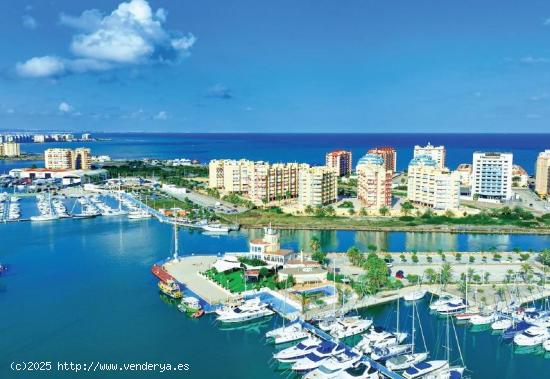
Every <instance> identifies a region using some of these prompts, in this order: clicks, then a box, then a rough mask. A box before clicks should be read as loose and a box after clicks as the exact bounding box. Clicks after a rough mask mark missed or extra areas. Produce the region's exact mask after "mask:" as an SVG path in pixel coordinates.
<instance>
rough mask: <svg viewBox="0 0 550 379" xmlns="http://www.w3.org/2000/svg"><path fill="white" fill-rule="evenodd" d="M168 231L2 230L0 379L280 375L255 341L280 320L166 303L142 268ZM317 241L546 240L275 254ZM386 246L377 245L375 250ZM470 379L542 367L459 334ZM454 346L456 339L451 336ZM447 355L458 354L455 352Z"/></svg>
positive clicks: (389, 315)
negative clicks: (104, 368) (146, 368)
mask: <svg viewBox="0 0 550 379" xmlns="http://www.w3.org/2000/svg"><path fill="white" fill-rule="evenodd" d="M171 232H172V231H171V228H170V226H169V225H165V224H161V223H159V222H157V221H156V220H153V219H151V220H136V221H131V220H128V219H127V218H103V219H102V218H96V219H84V220H71V219H66V220H60V221H55V222H49V223H46V222H45V223H36V222H15V223H6V224H1V225H0V236H1V241H2V244H1V245H0V262H2V263H6V264H8V267H9V270H8V272H7V273H5V274H3V275H2V276H0V336H1V337H0V352H1V354H0V378H40V377H47V378H79V377H90V378H92V377H98V378H106V377H115V376H116V377H127V378H151V377H155V378H181V377H188V378H260V377H261V378H280V377H282V376H281V374H283V375H285V373H282V372H280V371H278V370H277V369H276V367H273V362H270V359H271V356H272V353H273V352H274V348H273V346H269V345H265V343H264V340H263V338H262V337H263V334H264V333H265V331H267V330H269V329H270V328H272V327H274V326H275V325H278V324H279V323H280V320H279V319H278V318H277V317H273V318H271V319H268V320H265V321H263V322H262V323H260V324H252V325H247V326H245V327H244V328H238V329H225V330H224V329H222V328H220V327H219V326H218V325H216V324H215V323H214V321H213V318H212V317H211V316H206V317H203V318H201V319H199V320H195V319H190V318H188V317H185V316H184V315H183V314H181V313H180V312H178V311H177V309H176V307H175V306H174V305H173V304H170V302H169V301H167V300H166V299H163V298H162V297H161V296H160V295H159V293H158V289H157V286H156V280H155V278H154V277H153V275H151V273H150V268H151V265H152V264H153V263H155V262H157V261H159V260H161V259H163V258H165V257H167V256H168V255H170V254H171V239H172V237H171ZM257 233H259V231H241V232H239V233H233V234H230V235H228V236H220V237H210V236H205V235H202V234H200V233H198V232H196V231H190V230H186V229H184V230H181V231H180V244H181V249H180V251H181V254H192V253H210V254H218V253H221V252H224V251H243V250H246V249H247V241H248V238H249V237H251V236H254V235H256V234H257ZM313 235H317V236H318V237H319V238H320V241H321V243H322V248H323V249H324V250H326V251H337V250H340V251H343V250H345V249H347V248H348V247H350V246H351V245H358V246H362V247H364V246H366V245H368V244H376V245H378V246H380V247H382V245H383V244H386V245H385V246H386V247H387V248H388V249H389V250H392V251H399V250H402V249H404V248H406V249H412V246H414V248H415V249H416V250H418V251H424V250H437V249H438V248H442V249H447V248H449V249H455V250H478V249H480V248H483V247H490V246H496V247H498V249H499V250H510V249H512V248H513V247H515V246H516V245H517V246H521V247H522V248H525V249H529V248H532V249H534V250H540V249H542V248H544V247H547V246H549V245H550V237H548V236H523V235H522V236H515V235H513V236H500V235H498V236H493V235H475V236H473V235H448V234H437V235H435V234H430V233H424V234H421V235H415V236H412V235H411V233H382V234H379V233H363V232H361V233H354V232H347V231H346V232H309V231H307V232H306V231H304V232H301V231H283V233H282V240H283V246H284V247H292V248H295V249H297V248H300V247H304V246H306V245H307V242H308V241H309V239H310V238H311V237H312V236H313ZM384 241H385V242H384ZM426 304H427V303H426V300H424V302H423V303H422V302H421V303H419V312H420V318H421V321H422V325H423V328H424V332H425V336H426V339H427V345H428V348H429V349H430V351H431V352H432V358H438V357H442V356H443V355H442V354H444V352H443V351H441V345H442V338H443V335H444V332H445V331H444V326H445V320H443V319H437V318H436V317H434V316H432V315H430V314H429V313H428V310H427V308H426ZM400 309H401V312H400V317H401V323H400V324H401V328H402V329H407V328H408V327H409V326H410V306H408V305H406V304H404V303H403V304H402V306H401V307H400ZM395 311H396V307H395V304H386V305H383V306H378V307H375V308H371V309H368V310H365V311H362V312H361V313H362V314H364V315H365V316H367V317H374V319H375V323H376V324H378V325H386V326H388V327H391V326H393V325H394V324H395V317H396V312H395ZM457 334H458V340H459V342H460V345H461V348H462V353H463V355H464V358H465V360H466V365H467V367H468V368H469V369H470V370H471V371H472V373H471V375H472V378H479V379H488V378H499V379H507V378H510V379H512V378H538V377H545V376H546V374H545V372H547V371H548V369H550V359H548V358H549V357H546V358H545V356H544V354H542V353H540V352H529V353H528V354H522V352H518V351H515V349H514V348H513V346H512V345H510V344H504V343H501V341H500V340H499V338H498V336H496V335H491V333H490V332H479V333H475V332H472V331H470V330H469V329H466V328H464V327H460V326H459V327H457ZM453 338H454V336H453ZM452 353H453V359H456V358H457V355H456V354H457V351H456V344H454V345H453V351H452ZM21 361H52V362H75V363H86V362H105V363H143V362H150V363H170V364H178V363H187V364H189V367H190V369H189V371H187V372H185V373H181V372H164V373H162V374H160V373H158V372H157V373H154V374H153V373H151V372H136V371H132V372H116V373H115V372H110V373H109V372H101V373H99V374H98V373H80V374H75V373H74V372H67V371H64V372H59V371H51V372H33V373H32V375H30V374H29V373H28V372H26V373H25V372H23V373H16V372H13V371H11V370H10V364H11V363H12V362H21Z"/></svg>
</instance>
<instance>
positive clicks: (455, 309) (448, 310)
mask: <svg viewBox="0 0 550 379" xmlns="http://www.w3.org/2000/svg"><path fill="white" fill-rule="evenodd" d="M466 307H467V306H466V303H465V302H464V300H462V299H453V300H452V301H448V302H446V303H445V304H443V305H440V306H439V307H437V308H436V309H435V310H436V312H437V313H439V314H440V315H454V314H456V313H462V312H464V311H465V310H466Z"/></svg>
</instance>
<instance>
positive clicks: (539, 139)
mask: <svg viewBox="0 0 550 379" xmlns="http://www.w3.org/2000/svg"><path fill="white" fill-rule="evenodd" d="M93 136H94V137H96V138H100V139H108V140H107V141H98V142H70V143H65V142H63V143H44V144H34V143H25V144H22V146H21V149H22V150H23V151H25V152H32V153H42V152H43V151H44V150H45V149H46V148H50V147H71V148H74V147H80V146H84V147H90V148H91V149H92V154H93V155H104V154H106V155H109V156H111V157H112V158H115V159H141V158H157V159H174V158H189V159H196V160H198V161H200V162H202V163H207V162H208V161H209V160H211V159H215V158H233V159H240V158H246V159H252V160H264V161H268V162H305V163H310V164H314V165H320V164H324V161H325V154H326V153H327V152H328V151H331V150H335V149H346V150H350V151H351V152H352V153H353V159H354V162H356V161H357V160H358V159H359V158H360V157H361V156H363V155H364V154H366V153H367V151H368V150H369V149H371V148H373V147H377V146H393V147H394V148H395V149H396V151H397V167H398V169H399V170H403V169H405V168H406V167H407V165H408V164H409V162H410V160H411V159H412V156H413V148H414V146H415V145H426V144H427V143H428V142H429V143H431V144H432V145H437V146H438V145H444V146H445V148H446V149H447V156H446V162H447V166H448V167H449V168H451V169H455V168H456V167H457V166H458V165H459V164H460V163H471V161H472V153H473V152H474V151H500V152H512V153H513V154H514V163H516V164H518V165H520V166H522V167H523V168H524V169H525V170H527V172H528V173H530V174H533V173H534V168H535V161H536V158H537V154H538V153H539V152H541V151H543V150H545V149H550V134H398V133H387V134H353V133H335V134H321V133H319V134H314V133H310V134H301V133H286V134H262V133H246V134H244V133H240V134H239V133H216V134H208V133H94V134H93ZM32 164H36V165H37V166H40V164H42V163H41V162H28V161H27V162H20V161H0V173H2V172H7V171H9V170H10V169H12V168H16V167H27V166H30V165H32Z"/></svg>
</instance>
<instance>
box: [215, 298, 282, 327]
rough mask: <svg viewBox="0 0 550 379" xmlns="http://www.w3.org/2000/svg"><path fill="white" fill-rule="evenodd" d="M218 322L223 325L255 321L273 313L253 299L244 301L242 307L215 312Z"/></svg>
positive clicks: (225, 308)
mask: <svg viewBox="0 0 550 379" xmlns="http://www.w3.org/2000/svg"><path fill="white" fill-rule="evenodd" d="M216 313H217V314H218V321H220V322H223V323H238V322H246V321H251V320H255V319H258V318H261V317H266V316H271V315H273V314H274V313H275V312H273V311H272V310H271V309H269V308H268V305H267V304H265V303H262V302H261V301H260V299H258V298H254V299H250V300H246V301H245V302H244V303H243V304H242V305H240V306H238V307H236V308H227V307H224V308H222V309H219V310H217V311H216Z"/></svg>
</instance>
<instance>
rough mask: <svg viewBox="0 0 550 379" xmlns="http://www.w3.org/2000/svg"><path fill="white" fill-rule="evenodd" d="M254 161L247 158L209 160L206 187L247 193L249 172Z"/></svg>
mask: <svg viewBox="0 0 550 379" xmlns="http://www.w3.org/2000/svg"><path fill="white" fill-rule="evenodd" d="M255 163H256V162H253V161H249V160H247V159H240V160H235V159H213V160H211V161H210V163H209V165H208V168H209V176H208V187H210V188H215V189H218V190H222V191H226V192H232V193H244V194H247V193H248V191H249V183H250V173H251V172H252V170H253V169H254V164H255ZM258 163H259V162H258Z"/></svg>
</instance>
